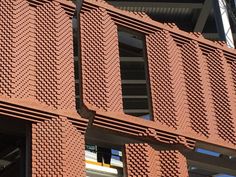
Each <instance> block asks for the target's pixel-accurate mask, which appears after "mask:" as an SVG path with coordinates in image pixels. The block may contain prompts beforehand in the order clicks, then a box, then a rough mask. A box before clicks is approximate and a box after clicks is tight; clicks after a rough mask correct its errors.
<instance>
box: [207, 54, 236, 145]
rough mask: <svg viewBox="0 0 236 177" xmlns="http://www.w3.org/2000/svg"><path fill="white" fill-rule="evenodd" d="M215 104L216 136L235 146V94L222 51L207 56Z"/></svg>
mask: <svg viewBox="0 0 236 177" xmlns="http://www.w3.org/2000/svg"><path fill="white" fill-rule="evenodd" d="M206 57H207V64H208V69H209V75H210V85H211V91H212V98H213V104H214V120H213V121H214V123H215V124H216V127H215V135H216V136H217V137H218V138H220V140H223V141H225V142H227V143H232V144H235V143H236V142H235V138H236V134H235V128H236V126H235V123H236V122H235V118H236V114H235V99H234V98H235V94H234V87H233V80H232V78H231V77H230V76H231V75H230V68H229V67H228V65H227V63H226V59H225V57H224V54H223V52H222V51H221V50H214V51H212V52H208V53H207V54H206Z"/></svg>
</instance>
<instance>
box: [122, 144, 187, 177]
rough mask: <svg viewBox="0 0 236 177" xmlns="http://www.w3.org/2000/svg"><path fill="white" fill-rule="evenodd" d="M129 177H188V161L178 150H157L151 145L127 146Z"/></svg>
mask: <svg viewBox="0 0 236 177" xmlns="http://www.w3.org/2000/svg"><path fill="white" fill-rule="evenodd" d="M125 153H126V154H125V155H126V166H127V167H126V168H127V174H128V176H129V177H136V176H140V177H141V176H142V177H158V176H160V177H172V176H173V177H188V169H187V161H186V158H185V157H184V155H182V154H181V153H180V152H179V151H178V150H155V149H154V148H153V147H151V146H150V145H149V144H147V143H145V144H141V143H140V144H138V143H137V144H127V145H126V146H125Z"/></svg>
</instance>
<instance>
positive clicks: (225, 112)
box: [0, 0, 236, 177]
mask: <svg viewBox="0 0 236 177" xmlns="http://www.w3.org/2000/svg"><path fill="white" fill-rule="evenodd" d="M0 9H1V11H0V79H1V81H0V115H1V116H8V117H12V118H18V119H23V120H26V121H28V122H30V123H31V124H32V131H31V132H32V136H31V137H32V139H31V144H32V145H31V147H32V152H31V153H30V154H31V155H32V158H31V159H32V165H31V167H32V170H31V171H32V176H71V177H74V176H78V177H80V176H85V157H84V147H85V136H86V129H87V128H88V125H89V127H90V128H91V127H92V128H97V129H100V130H106V132H109V135H111V136H113V135H122V136H126V137H129V138H130V139H133V140H135V141H142V142H144V143H130V144H125V146H124V147H125V166H126V167H125V169H126V173H127V176H130V177H137V176H142V177H145V176H147V177H156V176H163V177H170V176H173V177H174V176H179V177H187V176H188V168H187V158H186V156H185V155H184V154H183V153H182V150H183V149H186V150H193V149H194V148H195V147H196V144H197V143H198V142H202V143H206V144H209V145H211V146H217V147H220V148H221V149H226V150H227V149H228V150H230V151H235V149H236V113H235V111H236V110H235V101H236V98H235V88H236V74H235V73H236V67H235V66H236V64H235V56H236V52H235V50H232V49H228V48H227V47H226V45H225V43H222V42H211V41H208V40H205V39H204V38H203V37H202V36H201V35H200V34H198V33H187V32H184V31H181V30H179V29H178V28H177V27H176V26H175V25H174V24H162V23H158V22H156V21H153V20H152V19H150V18H149V17H148V16H147V15H146V14H144V13H132V12H128V11H123V10H119V9H116V8H114V7H113V6H111V5H109V4H107V3H106V2H105V1H102V0H85V1H84V2H83V5H82V9H81V13H80V29H81V40H80V41H81V64H82V65H81V66H80V68H81V73H82V75H81V78H82V80H81V83H82V85H81V86H80V87H81V96H82V107H81V109H82V110H83V111H79V113H78V111H77V110H76V101H75V79H74V61H73V34H72V15H73V14H74V12H75V5H74V4H73V3H72V2H70V1H65V0H12V1H9V0H2V1H1V3H0ZM120 26H123V27H125V28H127V29H130V30H135V31H137V32H140V33H142V34H143V35H144V36H145V42H146V45H145V46H146V50H147V62H148V76H149V82H150V96H151V105H152V106H151V108H152V116H153V120H144V119H141V118H138V117H135V116H131V115H127V114H125V113H124V112H123V106H122V84H121V76H120V59H119V47H118V27H120ZM89 120H90V123H89ZM88 123H89V124H88ZM157 144H158V145H159V146H160V145H163V147H162V148H157V147H156V145H157ZM159 146H158V147H159ZM179 147H181V148H179Z"/></svg>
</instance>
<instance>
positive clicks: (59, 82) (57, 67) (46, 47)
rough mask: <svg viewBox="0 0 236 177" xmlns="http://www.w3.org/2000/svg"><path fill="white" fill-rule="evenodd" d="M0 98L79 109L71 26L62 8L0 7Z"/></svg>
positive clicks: (16, 1)
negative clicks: (76, 100)
mask: <svg viewBox="0 0 236 177" xmlns="http://www.w3.org/2000/svg"><path fill="white" fill-rule="evenodd" d="M0 8H1V11H0V34H1V35H0V56H1V58H0V80H1V83H0V94H1V95H4V96H6V97H10V98H13V97H14V98H24V99H26V98H28V99H31V100H34V101H38V102H40V103H43V104H46V105H48V106H50V107H52V108H54V109H72V110H74V109H75V93H74V92H75V91H74V72H73V71H74V63H73V43H72V42H73V40H72V21H71V19H70V16H69V15H67V14H66V12H65V10H64V9H63V8H62V6H61V4H59V3H58V2H55V1H53V2H48V3H43V4H41V5H37V8H34V7H32V6H30V5H29V2H28V1H26V0H12V1H7V0H3V1H1V5H0Z"/></svg>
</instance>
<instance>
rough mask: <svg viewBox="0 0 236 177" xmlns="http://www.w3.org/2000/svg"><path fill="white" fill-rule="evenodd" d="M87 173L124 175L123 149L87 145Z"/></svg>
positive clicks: (95, 175) (97, 175)
mask: <svg viewBox="0 0 236 177" xmlns="http://www.w3.org/2000/svg"><path fill="white" fill-rule="evenodd" d="M85 160H86V174H87V176H90V177H100V176H102V175H104V176H109V175H112V176H117V177H123V158H122V150H121V148H120V149H117V148H110V147H105V146H98V145H94V144H86V146H85Z"/></svg>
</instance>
